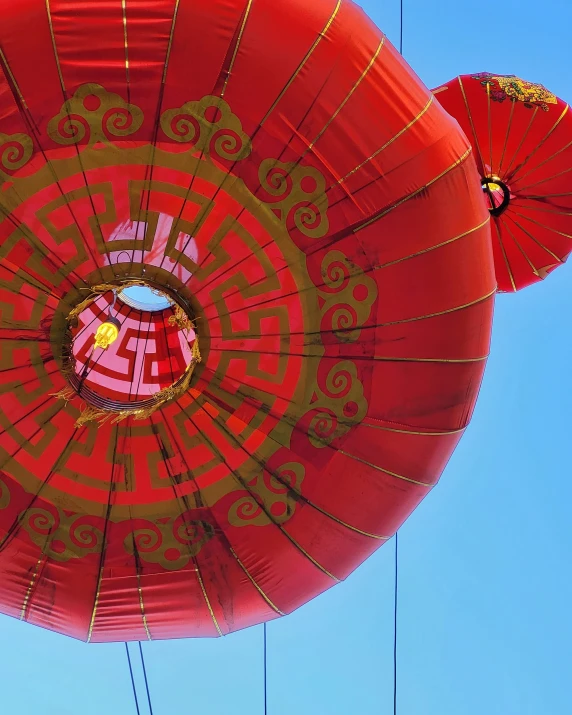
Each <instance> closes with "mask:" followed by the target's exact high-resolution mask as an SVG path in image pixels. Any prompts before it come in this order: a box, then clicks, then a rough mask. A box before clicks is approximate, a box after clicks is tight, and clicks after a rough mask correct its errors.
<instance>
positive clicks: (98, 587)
mask: <svg viewBox="0 0 572 715" xmlns="http://www.w3.org/2000/svg"><path fill="white" fill-rule="evenodd" d="M102 579H103V565H102V566H100V568H99V574H98V577H97V589H96V591H95V601H94V603H93V610H92V612H91V618H90V621H89V630H88V632H87V642H88V643H90V642H91V637H92V635H93V626H94V624H95V615H96V613H97V607H98V606H99V594H100V591H101V581H102Z"/></svg>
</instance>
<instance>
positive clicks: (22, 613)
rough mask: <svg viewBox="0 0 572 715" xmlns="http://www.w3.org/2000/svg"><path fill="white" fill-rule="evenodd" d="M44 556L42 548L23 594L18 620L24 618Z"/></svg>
mask: <svg viewBox="0 0 572 715" xmlns="http://www.w3.org/2000/svg"><path fill="white" fill-rule="evenodd" d="M45 558H46V555H45V553H44V551H43V550H42V553H41V554H40V558H39V559H38V561H37V563H36V567H35V569H34V573H33V574H32V578H31V579H30V583H29V584H28V589H27V591H26V595H25V596H24V603H23V604H22V610H21V611H20V620H21V621H23V620H25V619H26V610H27V608H28V604H29V602H30V597H31V595H32V591H33V590H34V586H35V585H36V579H37V578H38V573H39V572H40V566H41V564H42V561H44V559H45Z"/></svg>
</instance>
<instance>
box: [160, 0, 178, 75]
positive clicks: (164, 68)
mask: <svg viewBox="0 0 572 715" xmlns="http://www.w3.org/2000/svg"><path fill="white" fill-rule="evenodd" d="M179 3H180V0H176V2H175V10H174V12H173V21H172V22H171V32H170V33H169V43H168V45H167V54H166V55H165V65H164V66H163V77H162V78H161V84H165V82H166V81H167V70H168V69H169V60H170V59H171V49H172V47H173V37H174V36H175V24H176V23H177V15H178V13H179Z"/></svg>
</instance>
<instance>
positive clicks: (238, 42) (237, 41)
mask: <svg viewBox="0 0 572 715" xmlns="http://www.w3.org/2000/svg"><path fill="white" fill-rule="evenodd" d="M252 2H253V0H248V5H247V6H246V10H245V12H244V17H243V18H242V23H241V25H240V30H239V32H238V38H237V40H236V45H235V47H234V51H233V53H232V57H231V60H230V64H229V66H228V70H227V72H226V78H225V80H224V84H223V86H222V90H221V93H220V98H221V99H223V97H224V94H225V92H226V88H227V86H228V83H229V80H230V75H231V74H232V70H233V68H234V63H235V61H236V57H237V55H238V50H239V48H240V44H241V42H242V36H243V34H244V30H245V28H246V23H247V22H248V18H249V16H250V10H251V8H252Z"/></svg>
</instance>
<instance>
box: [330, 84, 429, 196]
mask: <svg viewBox="0 0 572 715" xmlns="http://www.w3.org/2000/svg"><path fill="white" fill-rule="evenodd" d="M433 100H434V97H433V95H431V97H430V99H429V101H428V102H427V104H426V105H425V106H424V107H423V109H422V110H421V111H420V112H419V114H417V115H416V116H415V117H414V118H413V119H412V120H411V121H410V122H409V123H408V124H406V125H405V126H404V127H403V129H401V130H400V131H399V132H397V134H396V135H395V136H393V137H391V139H389V140H388V141H387V142H386V143H385V144H384V145H383V146H381V147H380V148H379V149H377V150H376V151H375V152H374V153H373V154H372V155H371V156H368V158H367V159H365V160H364V161H362V163H361V164H358V166H356V167H355V169H352V170H351V171H350V172H348V173H347V174H346V175H345V176H344V177H342V178H341V179H340V180H339V181H336V183H335V184H332V185H331V186H330V187H329V188H328V191H330V190H331V189H333V188H334V187H335V186H338V185H339V184H342V183H343V182H344V181H346V180H347V179H349V177H350V176H352V175H353V174H355V173H356V172H358V171H359V170H360V169H363V167H364V166H365V165H366V164H367V163H369V162H370V161H373V159H375V158H376V157H377V156H379V154H381V152H382V151H385V149H387V147H388V146H391V144H393V142H394V141H396V140H397V139H399V137H400V136H402V135H403V134H405V132H407V131H408V130H409V129H411V127H412V126H413V125H414V124H415V123H416V122H418V121H419V120H420V119H421V117H422V116H423V115H424V114H425V113H426V112H427V110H428V109H429V107H430V106H431V105H432V104H433Z"/></svg>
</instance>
